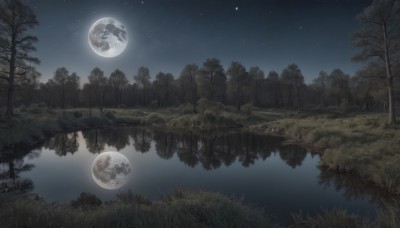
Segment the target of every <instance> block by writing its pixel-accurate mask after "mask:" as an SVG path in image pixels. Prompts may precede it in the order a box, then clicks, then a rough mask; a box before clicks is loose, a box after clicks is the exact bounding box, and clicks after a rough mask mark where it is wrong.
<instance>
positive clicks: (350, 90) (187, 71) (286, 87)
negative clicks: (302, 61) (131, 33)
mask: <svg viewBox="0 0 400 228" xmlns="http://www.w3.org/2000/svg"><path fill="white" fill-rule="evenodd" d="M398 69H400V67H397V68H394V69H393V73H394V74H395V75H398V72H399V70H398ZM382 71H384V67H383V66H382V65H379V63H371V64H369V65H367V66H365V67H364V68H362V69H360V70H359V71H357V73H356V74H355V75H352V76H350V75H349V74H346V73H345V72H343V71H342V70H341V69H334V70H333V71H332V72H330V73H327V72H325V71H321V72H320V73H319V75H318V76H316V77H315V79H314V80H313V81H312V82H311V83H309V84H306V83H305V81H304V76H303V75H302V73H301V69H300V67H299V66H298V65H296V64H295V63H292V64H289V65H288V66H287V67H286V68H285V69H284V70H283V71H282V72H280V73H278V72H276V71H273V70H272V71H270V72H269V73H268V74H266V73H264V71H263V70H262V69H260V67H257V66H255V67H250V68H249V69H248V70H247V69H246V67H245V66H243V65H242V64H241V63H240V62H236V61H233V62H232V63H231V65H230V66H229V67H228V68H227V69H226V70H224V67H223V66H222V65H221V63H220V61H219V60H218V59H217V58H210V59H207V60H206V61H205V62H204V63H203V64H202V65H201V67H199V66H198V65H196V64H188V65H186V66H185V67H184V69H183V70H182V72H181V74H180V75H178V76H174V75H172V74H170V73H163V72H159V73H157V74H155V75H154V76H151V74H150V70H149V69H148V68H146V67H141V68H139V69H138V71H137V73H135V74H133V76H131V77H129V76H127V75H126V74H125V73H124V72H122V71H121V70H118V69H116V70H115V71H114V72H112V73H111V75H109V76H107V75H105V74H104V72H103V71H102V70H101V69H100V68H98V67H96V68H94V69H93V70H92V71H91V72H90V73H89V74H88V76H87V78H88V82H87V83H82V82H81V81H82V80H81V76H79V75H77V74H76V73H70V72H69V70H68V69H66V68H65V67H60V68H57V69H56V70H55V72H54V75H53V76H52V78H51V79H49V80H48V81H47V82H45V83H43V82H40V80H39V79H40V77H39V75H38V74H37V73H27V74H25V75H23V76H20V77H18V79H17V80H16V82H15V91H16V92H15V94H16V96H15V101H14V105H15V106H16V107H29V106H30V105H32V104H36V105H39V106H45V107H48V108H52V109H56V108H59V109H71V108H78V107H86V108H92V107H93V108H94V107H96V108H99V109H100V110H103V108H135V107H150V108H165V107H176V106H179V105H181V104H190V105H191V106H192V111H193V113H196V111H197V110H196V106H197V104H198V103H199V100H201V99H207V100H209V101H212V102H220V103H222V104H224V105H230V106H233V107H234V108H235V109H236V110H237V111H240V110H241V107H242V106H243V105H251V106H254V107H258V108H275V109H300V110H301V109H307V108H319V109H324V108H328V107H338V108H341V109H343V110H344V111H350V110H352V111H373V112H387V111H388V99H387V86H386V85H385V78H384V72H382ZM382 75H383V76H382ZM380 76H381V77H380ZM84 78H86V76H85V77H84ZM152 78H154V79H153V80H152ZM395 79H396V80H394V87H395V88H396V89H395V91H396V96H395V97H400V96H399V89H398V88H400V83H399V80H397V78H395ZM130 81H132V82H133V83H131V82H130ZM6 88H7V86H6V84H4V83H3V86H2V91H1V95H2V96H1V103H0V104H1V106H3V107H5V106H6V103H7V90H6ZM398 101H399V100H398V98H397V99H396V102H398Z"/></svg>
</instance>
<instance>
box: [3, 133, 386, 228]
mask: <svg viewBox="0 0 400 228" xmlns="http://www.w3.org/2000/svg"><path fill="white" fill-rule="evenodd" d="M282 141H283V139H282V138H277V137H266V136H259V135H255V134H249V133H243V132H220V133H212V132H206V133H203V134H201V135H199V134H194V133H187V132H186V133H171V132H162V131H154V130H145V129H140V128H125V127H124V128H113V129H102V130H90V131H82V132H75V133H69V134H59V135H56V136H55V137H53V138H52V139H50V140H49V141H48V142H46V143H45V144H44V145H43V146H42V147H41V148H39V149H36V150H34V151H32V152H30V153H29V154H27V155H25V154H23V155H20V157H19V158H12V159H10V158H8V159H6V158H2V160H0V162H1V164H0V173H3V175H2V176H0V178H3V181H4V180H6V179H8V180H10V179H14V181H16V182H20V183H21V184H20V185H21V186H24V187H25V188H26V189H29V190H31V191H32V192H34V193H37V194H38V195H40V196H42V197H44V198H46V199H47V200H48V201H57V202H67V201H70V200H72V199H75V198H77V197H78V196H79V194H80V193H81V192H91V193H95V194H96V195H97V196H98V197H100V198H101V199H102V200H103V201H106V200H115V199H116V193H118V192H119V191H127V190H128V189H131V190H132V192H134V193H137V194H143V195H147V196H148V197H149V198H151V199H158V198H160V196H162V195H164V194H166V193H168V192H169V191H171V190H173V189H175V188H178V187H180V188H183V189H193V190H198V189H201V190H212V191H218V192H221V193H224V194H228V195H234V196H237V197H240V198H241V197H243V199H244V201H246V202H249V203H251V204H255V205H258V206H260V207H263V208H265V210H266V212H267V213H269V214H272V215H274V216H275V217H276V218H277V220H278V222H281V223H283V224H287V223H288V222H290V221H291V217H290V213H292V212H299V211H302V212H305V213H309V214H313V213H315V212H316V211H317V212H320V211H321V209H329V208H334V207H336V208H345V209H347V210H349V211H353V212H359V213H360V214H362V215H367V216H372V215H373V214H374V211H375V209H376V208H377V207H378V205H379V204H380V201H381V200H380V197H377V195H379V192H377V191H376V190H374V189H369V188H366V187H365V186H362V185H359V183H358V181H357V179H349V177H346V176H343V175H342V176H340V175H335V174H332V173H328V172H324V171H321V170H320V169H319V168H318V162H319V156H318V155H313V154H312V153H310V152H309V151H306V150H304V149H302V148H300V147H297V146H294V145H286V146H284V145H282ZM104 151H119V152H120V153H122V154H123V155H125V156H126V157H127V158H128V160H129V161H130V164H131V174H130V176H129V178H128V181H127V183H126V184H125V185H124V186H123V187H122V188H120V189H118V190H107V189H104V188H101V187H100V186H99V185H97V184H96V183H95V181H94V180H93V177H92V172H91V169H92V162H93V161H94V159H95V158H96V156H97V155H98V154H99V153H101V152H104ZM0 181H1V180H0Z"/></svg>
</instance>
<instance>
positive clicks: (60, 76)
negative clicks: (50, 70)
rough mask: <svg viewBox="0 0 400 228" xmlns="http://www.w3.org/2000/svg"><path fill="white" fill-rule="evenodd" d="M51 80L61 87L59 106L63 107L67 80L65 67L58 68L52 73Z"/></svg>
mask: <svg viewBox="0 0 400 228" xmlns="http://www.w3.org/2000/svg"><path fill="white" fill-rule="evenodd" d="M53 80H54V82H55V83H57V85H59V86H60V87H61V88H60V91H61V107H62V109H65V84H66V83H67V80H68V70H67V69H66V68H65V67H60V68H58V69H57V70H56V72H55V73H54V77H53Z"/></svg>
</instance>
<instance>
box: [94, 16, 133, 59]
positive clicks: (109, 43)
mask: <svg viewBox="0 0 400 228" xmlns="http://www.w3.org/2000/svg"><path fill="white" fill-rule="evenodd" d="M88 41H89V45H90V47H91V48H92V50H93V51H94V52H95V53H96V54H98V55H100V56H103V57H108V58H111V57H116V56H118V55H120V54H121V53H122V52H123V51H124V50H125V48H126V46H127V45H128V32H127V30H126V27H125V26H124V25H123V24H122V23H121V22H119V21H118V20H117V19H115V18H112V17H104V18H101V19H99V20H97V21H96V22H94V24H93V25H92V26H91V27H90V29H89V34H88Z"/></svg>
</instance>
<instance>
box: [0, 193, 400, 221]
mask: <svg viewBox="0 0 400 228" xmlns="http://www.w3.org/2000/svg"><path fill="white" fill-rule="evenodd" d="M1 197H2V196H1V195H0V199H1ZM8 197H9V196H8ZM14 198H15V199H14V200H8V201H6V202H4V201H2V202H3V203H2V204H0V221H2V223H1V224H2V227H281V226H280V225H278V224H276V223H275V221H273V220H271V217H270V216H268V215H266V214H265V213H264V211H263V210H262V209H260V208H256V207H252V206H250V205H246V204H243V203H242V201H239V200H237V199H232V198H229V197H227V196H224V195H222V194H220V193H215V192H208V191H184V190H180V189H178V190H175V191H172V192H171V193H169V194H167V195H166V196H164V197H163V198H162V199H160V200H158V201H150V200H148V199H147V198H146V197H144V196H141V195H135V194H132V192H130V191H128V192H126V193H118V195H117V199H118V201H116V202H107V203H103V202H101V201H100V199H98V198H97V197H96V196H95V195H93V194H90V193H82V194H81V195H80V196H79V197H78V198H77V199H76V200H72V201H71V202H70V203H64V204H60V203H51V204H50V203H47V202H46V201H44V200H43V199H40V198H35V199H32V198H28V197H14ZM292 218H293V222H292V224H291V225H289V227H295V228H308V227H310V228H314V227H315V228H319V227H329V228H347V227H348V228H358V227H360V228H361V227H367V228H384V227H385V228H386V227H387V228H391V227H399V226H400V211H399V208H398V207H393V208H391V209H390V211H382V210H379V211H377V213H376V218H375V219H373V220H371V219H368V218H363V217H360V216H359V215H358V214H355V213H348V212H347V211H345V210H341V209H331V210H323V211H322V212H321V213H317V214H316V215H313V216H310V215H304V214H302V213H293V214H292Z"/></svg>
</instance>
